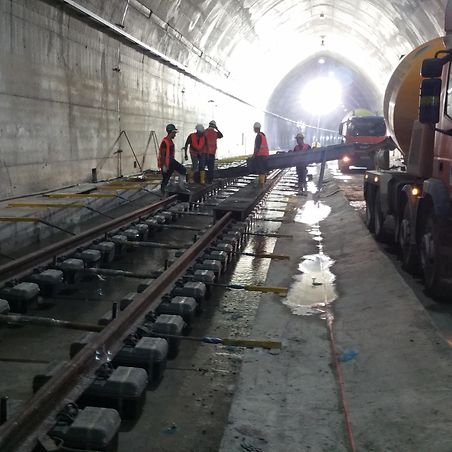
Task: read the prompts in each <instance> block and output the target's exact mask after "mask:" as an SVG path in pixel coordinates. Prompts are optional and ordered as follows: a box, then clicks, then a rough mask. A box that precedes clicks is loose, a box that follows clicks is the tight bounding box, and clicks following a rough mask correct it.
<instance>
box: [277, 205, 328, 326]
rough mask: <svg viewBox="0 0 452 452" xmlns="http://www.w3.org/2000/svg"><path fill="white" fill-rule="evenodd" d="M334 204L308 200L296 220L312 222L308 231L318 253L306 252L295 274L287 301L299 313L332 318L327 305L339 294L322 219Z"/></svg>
mask: <svg viewBox="0 0 452 452" xmlns="http://www.w3.org/2000/svg"><path fill="white" fill-rule="evenodd" d="M330 213H331V207H330V206H327V205H326V204H323V203H321V202H314V201H313V200H308V201H306V203H305V204H304V206H303V207H302V208H301V209H299V210H298V213H297V214H296V216H295V221H296V222H298V223H304V224H306V225H308V226H309V229H308V232H309V234H310V235H311V236H312V239H313V240H314V241H316V242H317V248H318V253H317V254H311V255H307V256H303V260H302V261H301V262H300V264H299V266H298V270H299V271H300V272H301V274H298V275H295V276H294V282H293V284H292V286H291V287H290V289H289V293H288V294H287V297H286V299H285V300H284V304H285V305H286V306H287V307H289V309H290V310H291V311H292V313H293V314H296V315H314V314H322V318H327V319H329V320H331V319H332V314H331V312H329V310H328V305H329V304H330V303H332V302H333V301H334V300H335V299H336V298H337V294H336V290H335V286H334V282H335V279H336V277H335V275H334V274H333V273H332V272H331V270H330V268H331V266H332V265H333V264H334V261H333V260H332V259H331V258H330V257H329V256H327V255H325V254H324V253H323V244H322V242H323V238H322V233H321V232H320V226H319V223H320V222H321V221H322V220H324V219H325V218H327V217H328V215H329V214H330Z"/></svg>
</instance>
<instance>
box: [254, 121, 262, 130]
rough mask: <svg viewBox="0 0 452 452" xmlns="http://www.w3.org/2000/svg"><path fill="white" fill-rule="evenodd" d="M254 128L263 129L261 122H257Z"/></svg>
mask: <svg viewBox="0 0 452 452" xmlns="http://www.w3.org/2000/svg"><path fill="white" fill-rule="evenodd" d="M253 127H254V128H255V129H260V128H261V123H260V122H255V123H254V126H253Z"/></svg>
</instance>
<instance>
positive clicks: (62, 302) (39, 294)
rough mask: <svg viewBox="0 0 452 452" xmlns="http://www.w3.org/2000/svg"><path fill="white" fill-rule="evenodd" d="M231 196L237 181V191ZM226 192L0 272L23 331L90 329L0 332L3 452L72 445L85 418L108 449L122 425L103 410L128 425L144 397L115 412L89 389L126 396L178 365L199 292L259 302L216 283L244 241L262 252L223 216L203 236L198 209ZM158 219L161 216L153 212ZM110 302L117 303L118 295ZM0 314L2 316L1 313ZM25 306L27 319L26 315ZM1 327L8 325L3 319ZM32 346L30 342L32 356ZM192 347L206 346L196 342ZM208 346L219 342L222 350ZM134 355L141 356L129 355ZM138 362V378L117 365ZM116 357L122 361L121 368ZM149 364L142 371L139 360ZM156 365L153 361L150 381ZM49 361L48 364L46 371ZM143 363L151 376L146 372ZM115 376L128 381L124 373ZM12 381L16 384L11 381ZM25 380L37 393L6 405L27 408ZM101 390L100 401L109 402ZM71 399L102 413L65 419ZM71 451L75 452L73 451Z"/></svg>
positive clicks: (200, 300)
mask: <svg viewBox="0 0 452 452" xmlns="http://www.w3.org/2000/svg"><path fill="white" fill-rule="evenodd" d="M279 177H280V175H278V176H276V179H275V181H276V180H277V179H278V178H279ZM242 182H244V183H245V185H246V182H249V180H248V179H246V178H244V180H243V181H242ZM240 185H241V184H240V181H239V182H238V183H237V188H240ZM267 188H268V190H271V189H272V188H273V184H272V183H271V184H269V185H268V187H267ZM228 190H235V189H234V185H233V184H232V185H231V186H230V187H229V189H225V191H224V196H223V195H222V194H221V190H220V191H219V193H216V195H217V198H218V199H214V198H215V197H214V196H210V197H209V196H208V195H206V196H205V202H204V203H205V204H206V206H205V207H204V206H203V203H202V202H200V203H199V204H197V205H196V206H197V207H196V208H195V210H193V208H192V210H191V211H188V209H189V208H190V205H189V204H187V203H180V202H176V200H175V199H172V198H170V199H168V200H165V205H164V207H165V209H162V210H161V211H159V212H157V213H153V214H151V215H149V216H147V214H148V213H150V212H151V211H152V210H153V209H150V210H146V212H139V214H138V215H136V216H135V217H134V218H139V220H138V221H136V222H135V223H134V224H133V225H128V224H127V222H126V220H125V219H123V220H124V221H122V220H121V222H120V224H119V223H115V225H114V226H115V227H116V226H121V228H120V229H117V230H114V231H111V230H110V231H109V232H108V233H107V232H106V231H105V230H104V231H102V234H103V235H104V237H103V238H102V239H100V240H98V239H96V240H95V241H94V242H91V243H90V244H86V241H80V242H79V241H77V242H75V243H74V242H70V241H65V242H64V245H63V246H62V248H61V250H59V249H58V248H57V247H56V248H55V247H52V248H50V249H46V250H44V251H39V252H36V253H34V254H33V255H32V256H28V257H27V256H25V257H23V258H21V262H22V266H21V265H18V264H17V262H16V261H14V262H13V263H12V264H10V265H7V266H4V268H2V270H3V272H2V274H3V275H5V276H8V277H10V275H12V274H14V272H15V271H19V273H20V277H21V278H22V280H14V281H13V280H12V279H10V282H9V283H8V284H7V287H5V288H4V289H3V290H2V294H3V295H2V296H3V298H7V299H8V301H9V303H10V305H11V306H12V307H13V310H14V311H19V313H22V314H23V315H25V314H27V315H28V314H31V315H30V316H29V317H30V319H29V322H30V323H31V324H33V317H35V321H36V323H39V322H38V317H39V318H40V320H39V321H41V322H45V321H46V320H47V321H48V322H49V324H51V323H52V319H55V320H54V321H53V326H56V324H57V322H58V320H59V319H70V318H73V319H74V322H75V319H76V320H77V322H78V323H83V324H84V329H88V330H89V329H90V326H92V333H88V337H85V339H83V340H79V339H78V338H77V337H75V336H74V334H75V333H68V331H69V330H58V333H57V332H56V331H57V330H55V329H54V328H45V327H43V326H42V325H43V323H41V326H33V327H28V326H27V329H26V330H23V329H22V328H17V327H15V328H12V327H11V326H9V327H7V328H2V329H1V330H0V337H1V344H2V346H1V347H0V353H1V354H3V356H0V367H2V366H3V365H5V366H6V365H8V366H13V368H12V369H9V370H8V368H7V367H4V370H2V375H5V376H6V375H8V376H7V377H6V378H5V379H4V383H5V382H6V384H7V386H9V384H11V386H9V387H8V391H6V388H5V387H3V388H2V389H1V391H2V393H3V394H8V396H9V397H10V399H9V400H8V399H6V398H3V399H2V408H3V409H2V413H3V414H2V415H3V419H1V422H4V421H5V417H6V418H7V419H6V422H4V423H3V425H2V426H1V427H0V447H1V450H5V451H8V450H34V447H35V444H36V442H37V439H38V438H43V436H42V435H45V434H46V433H47V432H49V430H50V431H51V433H50V435H46V436H44V438H45V439H44V440H42V441H41V442H46V441H49V437H50V438H53V440H54V441H55V438H59V439H60V440H61V436H63V437H64V438H65V440H64V441H66V442H70V438H71V434H70V431H71V428H70V426H71V425H72V423H76V421H77V422H80V423H81V424H82V425H83V426H84V427H83V428H86V426H87V425H88V424H90V423H92V421H93V416H94V417H96V416H98V419H109V420H110V424H109V425H110V426H111V425H116V427H117V428H116V429H113V430H114V434H113V435H112V437H111V438H110V439H111V444H112V445H113V446H114V441H116V440H117V438H116V434H117V432H118V431H119V429H120V428H121V427H120V425H121V424H120V419H119V417H115V416H117V412H116V411H114V412H113V411H112V410H111V409H110V410H109V408H112V405H113V407H114V408H116V409H117V410H119V412H120V413H121V414H122V417H124V418H127V419H129V420H130V419H131V418H134V416H136V418H138V417H139V412H141V409H142V404H143V403H144V398H145V391H142V392H141V393H140V396H139V397H135V399H134V398H133V397H132V398H131V400H129V399H128V400H123V399H121V400H120V401H119V399H118V398H117V397H116V398H115V397H113V398H112V397H110V398H109V397H107V396H106V395H105V394H104V393H102V394H100V395H99V393H98V392H96V388H95V386H96V384H97V385H98V386H99V385H100V383H99V380H101V381H103V382H105V381H108V382H109V383H110V380H111V385H112V386H111V388H113V387H115V384H117V385H119V387H122V385H123V384H126V383H127V384H129V387H130V385H131V386H132V387H134V388H135V389H136V388H137V387H139V384H138V383H139V381H141V382H142V383H143V382H144V381H146V387H147V385H149V384H151V383H152V385H158V383H159V379H160V377H161V376H162V373H163V369H164V362H166V357H167V355H168V353H169V355H177V352H178V350H179V347H180V341H181V335H182V332H183V331H182V330H184V332H187V327H189V326H190V324H191V322H192V321H193V318H194V316H195V314H196V313H197V312H198V311H200V310H202V305H203V304H204V301H205V298H206V297H207V296H208V295H209V292H213V291H215V290H227V289H228V288H231V289H233V290H237V289H245V290H248V291H253V290H254V291H259V290H261V288H259V287H256V286H252V285H251V284H248V282H249V281H246V280H243V281H240V282H241V284H235V286H231V287H229V286H228V284H224V283H221V284H220V283H218V281H219V278H220V276H221V275H222V273H223V271H224V268H225V267H227V266H228V264H229V263H231V264H232V263H234V262H235V261H236V257H237V256H239V255H240V251H241V250H243V249H244V248H243V247H244V246H245V245H246V243H247V241H248V238H249V237H252V238H253V240H254V239H256V241H259V240H260V238H259V237H253V236H252V235H251V233H252V230H254V229H253V228H254V227H255V224H256V222H255V218H253V217H254V215H253V214H251V215H250V216H249V217H248V218H246V219H245V220H244V221H231V220H232V219H231V215H230V214H228V213H226V214H225V215H223V216H222V217H221V219H218V220H217V221H216V223H215V224H214V225H212V224H211V220H212V217H211V216H210V214H209V212H211V210H210V209H209V207H208V206H207V205H208V204H209V200H210V201H211V203H213V204H215V203H218V202H221V198H224V197H225V196H227V193H228ZM256 203H257V202H256ZM160 207H161V206H160V205H159V206H158V208H160ZM185 214H186V215H185ZM198 214H199V215H198ZM181 219H183V220H184V224H183V225H182V224H179V223H180V220H181ZM145 225H147V226H148V227H147V228H146V227H145ZM95 232H96V233H94V231H90V233H85V235H84V239H86V240H91V239H93V237H98V235H96V234H99V233H100V231H98V230H97V229H96V231H95ZM151 235H152V241H151V240H150V238H151ZM71 239H72V238H71ZM81 242H83V246H82V245H81ZM190 242H191V243H192V244H190ZM94 251H97V252H94ZM260 251H261V250H260V249H259V248H256V249H253V250H251V251H248V253H249V254H251V255H252V256H254V259H256V260H259V259H261V258H262V259H265V258H268V257H269V254H271V253H265V254H266V255H265V256H263V254H264V253H261V252H260ZM267 251H268V250H267ZM63 253H64V254H63ZM270 257H271V256H270ZM162 261H165V262H166V267H167V269H166V270H164V269H163V268H162ZM25 264H26V265H29V266H30V267H33V266H34V265H37V264H39V265H40V267H39V268H35V267H34V271H33V272H32V273H30V270H28V271H27V270H25V269H24V265H25ZM12 267H14V268H12ZM125 272H127V274H125ZM263 280H265V278H263ZM137 283H138V284H137ZM174 283H176V284H175V285H174ZM21 284H22V286H21V287H18V286H20V285H21ZM137 285H138V287H137ZM239 286H240V287H239ZM124 289H125V290H124ZM128 290H130V292H129V293H127V291H128ZM120 293H124V295H119V294H120ZM237 293H238V292H237ZM166 294H169V297H166ZM162 297H163V299H162ZM176 298H177V301H175V299H176ZM162 300H163V302H162ZM206 305H207V306H208V304H206ZM2 306H3V308H4V314H5V311H6V310H7V309H6V305H5V304H3V305H2ZM30 306H33V308H31V309H30ZM28 311H30V312H28ZM101 312H103V315H102V316H100V317H101V318H100V319H99V322H98V323H99V324H100V325H101V327H102V328H99V327H98V325H95V324H94V322H93V318H96V316H97V318H98V317H99V313H101ZM43 313H44V314H45V315H43ZM49 314H51V315H53V316H54V317H51V316H49ZM159 319H160V320H159ZM10 320H11V322H10V323H12V320H13V319H12V318H10ZM69 322H70V320H69ZM47 326H49V325H47ZM95 326H96V327H97V328H94V327H95ZM31 328H32V329H31ZM99 330H100V332H99V333H98V334H96V333H95V332H96V331H99ZM30 331H31V333H32V334H30ZM63 331H64V334H62V332H63ZM27 335H28V337H27ZM173 336H174V337H173ZM165 337H166V339H165ZM30 338H32V339H33V340H32V341H31V342H32V343H33V345H32V346H30ZM145 339H146V340H145ZM10 340H11V341H10ZM201 340H202V341H204V342H205V341H207V339H205V338H204V339H203V338H201ZM217 340H218V341H219V342H221V339H219V338H217ZM228 340H229V342H228V343H230V344H232V345H234V344H235V343H236V344H239V345H247V342H246V341H243V340H242V341H240V340H239V339H237V340H235V342H234V338H232V339H231V338H229V339H228ZM249 343H251V341H249ZM68 344H71V355H73V357H72V359H71V360H69V359H68V358H69V357H68V355H67V347H68ZM137 344H141V345H140V346H139V347H138V348H137ZM164 344H166V346H165V345H164ZM144 345H146V346H144ZM264 345H266V346H269V347H272V346H273V345H272V344H264ZM146 347H147V348H146ZM159 347H160V348H159ZM165 347H166V348H165ZM126 348H127V350H125V349H126ZM30 349H31V352H30ZM143 350H144V351H143ZM165 350H166V352H165ZM126 352H128V353H129V355H127V356H128V359H129V361H128V360H127V359H126V358H124V356H125V355H126V354H127V353H126ZM138 352H140V353H144V354H146V353H148V358H147V366H148V367H146V366H145V365H144V364H143V362H142V361H143V358H141V364H140V365H137V364H136V361H135V365H136V367H129V366H125V365H124V363H130V362H131V361H130V360H131V359H132V358H130V355H134V354H137V353H138ZM8 353H9V355H8ZM165 353H166V354H165ZM118 355H121V356H122V358H121V359H123V361H121V362H120V363H119V364H120V365H119V367H118V361H117V357H118ZM151 355H152V360H151V358H149V356H151ZM157 355H161V362H160V366H161V368H160V370H159V369H158V363H157V361H158V359H157ZM163 355H165V357H164V358H163V357H162V356H163ZM8 358H10V359H9V360H8ZM65 359H67V361H64V360H65ZM115 359H116V361H115ZM134 359H137V358H136V357H135V358H134ZM53 360H56V361H57V362H56V363H53V362H51V361H53ZM150 360H151V361H152V366H151V367H152V369H151V368H150V367H149V366H150V364H149V362H150ZM132 361H133V359H132ZM47 364H48V365H49V366H47ZM27 365H28V366H31V368H30V367H27ZM14 366H16V367H15V368H14ZM52 366H53V367H52ZM144 367H146V368H144ZM124 368H128V369H129V370H127V371H125V370H123V369H124ZM99 369H101V374H99ZM118 369H120V371H118ZM130 369H135V370H133V371H132V370H130ZM217 370H219V371H220V370H221V369H217ZM16 371H17V372H18V373H19V375H20V378H18V379H16V381H15V378H14V375H15V374H16ZM34 372H35V375H36V377H35V378H34V381H33V387H34V390H35V391H36V393H35V395H34V396H32V398H31V399H29V400H27V402H25V403H22V405H21V407H20V408H18V406H20V402H17V403H16V401H17V399H22V400H23V399H26V395H27V392H26V391H25V389H24V388H25V386H27V385H28V387H30V378H32V377H31V375H32V374H33V373H34ZM121 372H122V373H121ZM143 372H144V373H143ZM126 374H127V376H129V377H130V376H131V375H132V374H133V376H134V378H132V380H127V379H126V380H123V379H124V378H125V375H126ZM132 382H134V383H135V386H134V385H133V384H132ZM14 383H18V386H19V389H17V390H15V389H14ZM93 385H94V386H93ZM103 385H105V383H103ZM101 386H102V384H101ZM111 388H110V391H113V392H114V390H112V389H111ZM90 391H91V392H90ZM121 391H122V389H121ZM87 392H88V393H89V394H88V396H87V395H86V393H87ZM81 394H83V396H82V399H83V403H81V407H83V406H88V407H89V406H91V405H93V404H94V405H96V404H97V405H100V407H105V408H99V409H100V410H107V411H98V410H97V411H96V410H94V409H93V410H91V409H90V410H88V409H87V408H81V407H78V408H76V407H75V406H73V405H70V406H69V407H68V405H67V401H68V399H72V400H77V399H78V398H79V396H80V395H81ZM79 400H80V399H79ZM93 400H94V402H96V403H93ZM99 400H101V402H99ZM126 405H127V409H126ZM63 407H65V408H64V415H63V417H65V418H66V419H67V418H68V417H69V418H70V419H71V420H72V422H69V423H66V424H65V426H66V427H65V429H63V430H64V431H61V429H60V430H58V431H57V432H55V430H52V425H53V424H54V422H55V419H56V418H55V416H58V412H60V411H61V409H62V408H63ZM87 410H88V411H90V412H87ZM115 413H116V414H115ZM60 417H61V416H60ZM83 422H85V424H83ZM54 429H55V427H54ZM82 430H83V429H82ZM88 433H92V432H87V435H88V436H89V434H88ZM110 433H111V431H110ZM107 436H108V435H107ZM104 437H106V436H104ZM73 446H74V444H73ZM82 446H83V445H82ZM85 446H86V447H89V448H91V449H92V448H93V447H94V446H93V444H89V445H87V444H85ZM97 446H98V445H96V446H95V447H97ZM67 447H71V446H69V445H67ZM74 448H78V449H83V447H80V444H78V445H77V447H75V446H74ZM101 450H102V449H101ZM113 450H114V449H113ZM137 450H138V449H137ZM156 450H157V449H156Z"/></svg>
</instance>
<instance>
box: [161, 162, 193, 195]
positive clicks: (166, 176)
mask: <svg viewBox="0 0 452 452" xmlns="http://www.w3.org/2000/svg"><path fill="white" fill-rule="evenodd" d="M174 171H176V173H179V174H180V175H181V176H185V175H186V174H187V170H186V169H185V166H184V165H181V164H180V163H179V162H178V161H177V160H175V159H170V162H169V166H168V170H167V171H166V173H164V172H163V170H162V176H163V178H162V185H161V186H160V189H161V191H162V192H163V191H164V190H165V187H166V186H167V185H168V182H169V180H170V178H171V176H172V175H173V173H174Z"/></svg>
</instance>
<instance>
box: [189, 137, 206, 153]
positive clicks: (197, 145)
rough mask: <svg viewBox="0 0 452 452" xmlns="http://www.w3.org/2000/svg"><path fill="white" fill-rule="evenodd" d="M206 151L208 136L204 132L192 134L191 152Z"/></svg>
mask: <svg viewBox="0 0 452 452" xmlns="http://www.w3.org/2000/svg"><path fill="white" fill-rule="evenodd" d="M205 153H206V137H205V136H204V134H201V135H200V136H198V134H197V133H192V134H191V135H190V154H205Z"/></svg>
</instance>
